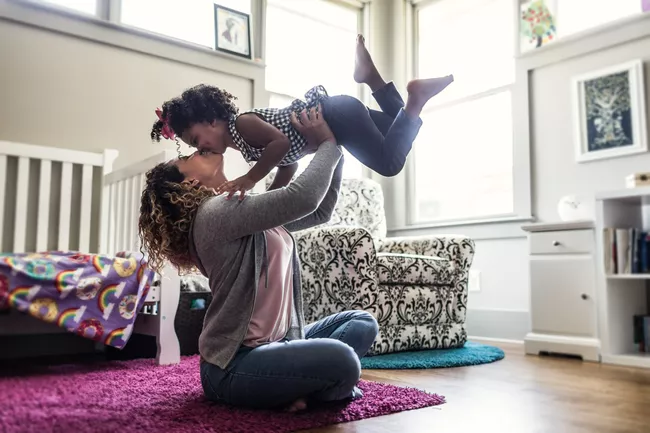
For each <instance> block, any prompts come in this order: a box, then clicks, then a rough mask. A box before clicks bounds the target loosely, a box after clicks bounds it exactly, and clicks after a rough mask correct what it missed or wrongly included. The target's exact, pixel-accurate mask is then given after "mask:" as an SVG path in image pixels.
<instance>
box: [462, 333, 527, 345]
mask: <svg viewBox="0 0 650 433" xmlns="http://www.w3.org/2000/svg"><path fill="white" fill-rule="evenodd" d="M467 339H468V340H469V341H475V342H477V343H493V344H498V343H505V344H516V345H517V346H523V345H524V341H523V340H508V339H507V338H489V337H476V336H473V335H468V336H467Z"/></svg>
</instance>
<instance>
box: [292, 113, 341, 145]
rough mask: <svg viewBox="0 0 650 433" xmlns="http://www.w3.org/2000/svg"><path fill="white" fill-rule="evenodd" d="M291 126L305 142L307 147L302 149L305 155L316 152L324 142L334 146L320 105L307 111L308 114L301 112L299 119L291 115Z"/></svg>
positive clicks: (332, 137) (333, 139)
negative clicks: (329, 142)
mask: <svg viewBox="0 0 650 433" xmlns="http://www.w3.org/2000/svg"><path fill="white" fill-rule="evenodd" d="M291 124H292V125H293V127H294V128H295V129H296V131H298V132H299V133H300V134H302V136H303V137H305V140H307V145H306V146H305V148H304V151H305V153H314V152H316V150H317V149H318V147H319V146H320V145H321V144H323V143H325V142H326V141H331V142H332V143H334V144H336V137H334V133H333V132H332V130H331V129H330V127H329V126H328V125H327V122H325V119H324V118H323V110H322V109H321V106H320V105H318V107H314V108H312V109H311V110H309V114H307V111H305V110H303V111H302V112H301V113H300V117H298V116H296V114H295V113H291Z"/></svg>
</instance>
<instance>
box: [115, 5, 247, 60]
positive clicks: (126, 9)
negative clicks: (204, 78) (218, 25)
mask: <svg viewBox="0 0 650 433" xmlns="http://www.w3.org/2000/svg"><path fill="white" fill-rule="evenodd" d="M215 3H217V4H219V5H222V6H225V7H229V8H231V9H235V10H238V11H240V12H244V13H247V14H250V11H251V2H250V0H219V1H217V2H215V1H210V0H183V1H180V0H122V6H121V17H120V21H121V23H122V24H125V25H128V26H132V27H137V28H140V29H143V30H147V31H150V32H153V33H158V34H161V35H164V36H169V37H172V38H175V39H179V40H182V41H185V42H191V43H194V44H197V45H202V46H205V47H208V48H214V46H215V35H214V4H215Z"/></svg>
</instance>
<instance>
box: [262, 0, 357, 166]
mask: <svg viewBox="0 0 650 433" xmlns="http://www.w3.org/2000/svg"><path fill="white" fill-rule="evenodd" d="M360 12H361V11H360V9H358V8H353V7H348V6H343V5H340V4H336V3H334V2H331V1H327V0H310V1H304V0H268V7H267V11H266V59H265V61H266V88H267V90H268V91H269V92H270V93H271V106H273V107H286V106H287V105H289V104H290V103H291V101H292V100H294V99H296V98H301V99H302V98H304V95H305V93H306V92H307V91H308V90H309V89H310V88H312V87H314V86H316V85H319V84H322V85H323V86H324V87H325V89H326V90H327V92H328V94H330V95H337V94H346V95H352V96H355V97H358V96H359V86H358V85H357V83H355V82H354V80H353V79H352V73H353V71H354V47H355V43H356V35H357V33H358V30H359V15H360ZM288 23H291V24H290V25H288ZM310 160H311V158H309V157H308V158H303V159H302V160H301V161H300V169H301V170H303V169H304V168H305V167H306V166H307V165H308V164H309V161H310ZM362 171H363V169H362V165H361V163H359V162H358V161H357V160H356V159H355V158H354V157H353V156H351V155H349V154H347V152H346V155H345V168H344V175H345V176H346V177H360V176H361V174H362Z"/></svg>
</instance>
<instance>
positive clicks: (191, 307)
mask: <svg viewBox="0 0 650 433" xmlns="http://www.w3.org/2000/svg"><path fill="white" fill-rule="evenodd" d="M210 301H212V293H210V292H181V297H180V300H179V302H178V309H177V310H176V319H175V320H174V328H175V329H176V335H177V336H178V343H179V344H180V347H181V355H182V356H188V355H196V354H197V353H199V335H201V330H202V329H203V319H204V318H205V312H206V310H207V309H208V306H209V305H210Z"/></svg>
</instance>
